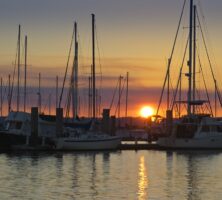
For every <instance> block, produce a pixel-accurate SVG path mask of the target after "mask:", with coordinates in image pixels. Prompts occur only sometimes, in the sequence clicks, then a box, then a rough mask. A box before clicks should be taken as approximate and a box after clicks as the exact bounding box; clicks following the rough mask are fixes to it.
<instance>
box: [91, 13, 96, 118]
mask: <svg viewBox="0 0 222 200" xmlns="http://www.w3.org/2000/svg"><path fill="white" fill-rule="evenodd" d="M95 67H96V66H95V15H94V14H92V89H93V90H92V95H93V119H95V118H96V77H95Z"/></svg>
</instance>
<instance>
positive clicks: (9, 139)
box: [0, 132, 54, 150]
mask: <svg viewBox="0 0 222 200" xmlns="http://www.w3.org/2000/svg"><path fill="white" fill-rule="evenodd" d="M27 137H28V138H27ZM30 142H31V138H30V136H26V135H18V134H13V133H8V132H1V133H0V150H10V149H14V148H16V146H20V145H29V144H30ZM36 142H37V145H42V144H43V138H42V137H38V139H37V141H36ZM44 145H50V146H54V141H53V138H48V137H45V138H44Z"/></svg>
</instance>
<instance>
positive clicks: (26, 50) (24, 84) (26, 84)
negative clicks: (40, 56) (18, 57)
mask: <svg viewBox="0 0 222 200" xmlns="http://www.w3.org/2000/svg"><path fill="white" fill-rule="evenodd" d="M24 79H25V80H24V112H26V85H27V84H26V80H27V35H26V36H25V78H24Z"/></svg>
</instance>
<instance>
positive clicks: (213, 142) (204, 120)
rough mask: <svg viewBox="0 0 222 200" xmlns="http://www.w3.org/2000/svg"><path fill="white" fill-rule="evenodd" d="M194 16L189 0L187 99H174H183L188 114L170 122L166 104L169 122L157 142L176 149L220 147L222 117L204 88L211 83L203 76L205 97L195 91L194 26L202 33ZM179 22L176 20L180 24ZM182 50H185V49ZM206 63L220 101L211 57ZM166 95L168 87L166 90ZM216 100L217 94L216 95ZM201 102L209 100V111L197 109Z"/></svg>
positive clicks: (170, 112) (193, 6)
mask: <svg viewBox="0 0 222 200" xmlns="http://www.w3.org/2000/svg"><path fill="white" fill-rule="evenodd" d="M184 5H185V2H184ZM183 9H184V6H183ZM182 14H183V11H182ZM182 14H181V17H182ZM197 16H198V15H197V8H196V5H193V0H190V25H189V60H188V63H187V64H188V70H189V71H188V73H186V74H185V75H186V76H187V77H188V86H189V87H188V92H187V100H185V101H181V96H180V97H179V101H177V103H184V104H186V105H187V115H186V116H184V117H182V118H179V120H178V121H175V120H174V122H173V120H172V113H173V106H172V107H171V108H169V106H168V111H167V112H168V113H167V114H168V116H167V120H166V121H167V123H168V124H167V126H166V133H167V134H166V135H167V136H165V137H162V138H159V139H158V141H157V144H158V145H159V146H160V147H165V148H176V149H180V148H182V149H222V121H220V120H219V119H217V118H216V117H213V111H212V107H211V105H210V99H209V94H208V92H207V85H210V83H209V82H207V84H206V82H205V80H204V85H205V90H206V98H207V100H200V99H198V98H199V97H198V95H197V93H196V90H197V88H196V86H195V85H196V79H195V73H196V71H195V70H196V69H195V67H196V49H197V45H196V26H198V25H199V27H200V29H201V33H202V28H201V24H200V22H199V18H198V17H197ZM197 19H198V20H197ZM196 21H198V22H199V24H196ZM180 22H181V19H180ZM180 22H179V25H180ZM178 28H179V27H178ZM202 37H203V39H204V36H203V33H202ZM187 45H188V43H187ZM205 45H206V44H205ZM205 47H206V46H205ZM205 50H206V52H207V54H208V51H207V48H205ZM185 54H186V50H185ZM185 54H184V58H185ZM171 59H172V57H171V58H170V62H171ZM208 59H209V57H208ZM183 60H184V59H183ZM170 62H169V64H168V71H167V76H166V77H168V80H169V68H170ZM199 62H201V61H200V59H199ZM209 65H210V67H211V74H212V77H213V80H214V84H215V85H214V86H215V94H216V95H217V97H218V98H219V100H220V103H222V102H221V98H220V93H219V91H218V87H217V84H216V79H215V75H214V72H213V70H212V66H211V62H210V60H209ZM182 67H183V64H182ZM182 67H181V68H180V75H179V79H178V82H177V87H176V88H177V89H176V93H175V94H177V90H178V85H179V83H180V81H181V80H180V79H181V77H182V76H181V75H182ZM201 71H202V68H201ZM203 79H204V77H203ZM165 82H166V81H165ZM164 86H165V84H164ZM168 89H169V88H168ZM161 98H162V96H161ZM168 99H169V91H168ZM175 100H176V95H175V96H174V97H173V105H174V103H175V102H176V101H175ZM215 101H216V98H215ZM204 103H208V104H209V106H208V108H210V109H209V110H210V112H209V113H210V114H201V113H198V111H199V112H200V110H204V109H203V105H204ZM215 104H216V103H215ZM167 105H169V103H167ZM221 105H222V104H221ZM198 106H202V107H198ZM215 115H216V106H215ZM179 116H180V114H179Z"/></svg>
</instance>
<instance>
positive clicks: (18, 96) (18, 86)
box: [17, 24, 21, 111]
mask: <svg viewBox="0 0 222 200" xmlns="http://www.w3.org/2000/svg"><path fill="white" fill-rule="evenodd" d="M20 40H21V25H20V24H19V31H18V80H17V81H18V82H17V111H19V99H20V91H19V90H20Z"/></svg>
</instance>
